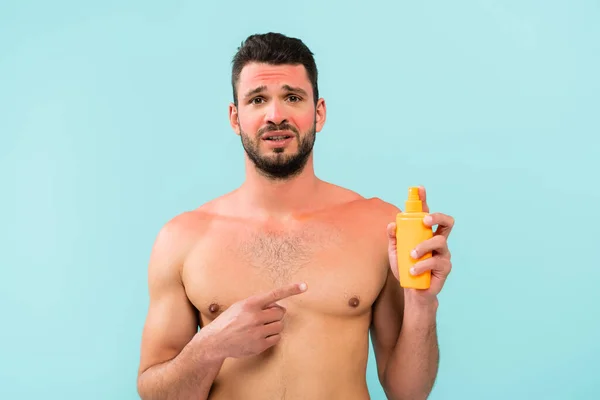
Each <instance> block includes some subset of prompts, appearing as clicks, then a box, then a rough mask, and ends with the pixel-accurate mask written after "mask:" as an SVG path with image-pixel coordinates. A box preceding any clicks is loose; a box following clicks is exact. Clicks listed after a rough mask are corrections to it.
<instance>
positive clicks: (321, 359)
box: [209, 320, 369, 400]
mask: <svg viewBox="0 0 600 400" xmlns="http://www.w3.org/2000/svg"><path fill="white" fill-rule="evenodd" d="M353 322H356V321H348V320H345V321H335V322H332V321H328V323H326V324H322V326H321V327H320V328H321V329H316V328H318V327H316V326H314V325H313V324H309V325H303V328H302V329H293V330H291V332H288V333H286V334H284V336H283V337H282V340H281V341H280V342H279V344H278V345H277V346H275V347H273V348H271V349H269V350H267V351H266V352H264V353H262V354H260V355H259V356H256V357H248V358H240V359H232V358H229V359H227V360H226V361H225V363H224V364H223V366H222V368H221V371H220V373H219V375H218V376H217V379H216V380H215V382H214V384H213V389H212V390H211V396H210V397H209V398H210V399H211V400H222V399H247V400H253V399H261V400H267V399H277V400H281V399H288V400H290V399H303V400H311V399H338V398H339V399H347V400H353V399H356V400H364V399H369V394H368V391H367V385H366V377H365V375H366V365H367V357H368V346H369V344H368V334H367V333H366V332H365V328H364V327H363V326H361V325H364V324H362V323H353ZM324 326H327V330H323V329H322V328H323V327H324ZM332 328H333V329H332Z"/></svg>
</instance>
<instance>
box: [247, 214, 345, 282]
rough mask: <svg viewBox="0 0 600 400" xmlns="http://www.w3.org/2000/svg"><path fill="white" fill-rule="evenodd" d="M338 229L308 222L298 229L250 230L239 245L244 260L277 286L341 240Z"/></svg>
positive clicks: (287, 280) (289, 280)
mask: <svg viewBox="0 0 600 400" xmlns="http://www.w3.org/2000/svg"><path fill="white" fill-rule="evenodd" d="M340 240H341V235H340V231H339V230H338V229H335V228H333V227H331V226H328V225H327V226H307V227H304V228H301V229H294V230H260V231H256V230H254V231H252V232H248V233H247V234H246V236H245V238H244V239H243V240H242V242H241V244H240V246H239V253H240V255H241V257H242V258H243V260H244V261H245V262H246V263H247V264H248V265H250V267H251V268H253V269H254V270H255V271H256V272H257V273H258V274H260V275H262V276H264V277H265V278H267V279H269V280H270V282H272V283H273V285H275V286H281V285H285V284H288V283H291V282H292V279H293V278H294V275H296V274H297V273H298V272H299V271H300V270H302V269H303V268H306V267H307V266H309V265H310V264H311V263H313V262H314V260H315V259H316V258H317V257H318V256H319V254H322V252H323V251H325V250H327V249H331V250H333V247H335V246H338V245H339V244H340Z"/></svg>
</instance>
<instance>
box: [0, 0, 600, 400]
mask: <svg viewBox="0 0 600 400" xmlns="http://www.w3.org/2000/svg"><path fill="white" fill-rule="evenodd" d="M599 19H600V4H599V3H598V2H597V1H593V0H589V1H532V0H527V1H523V0H521V1H516V0H515V1H502V2H501V1H494V0H481V1H476V0H471V1H466V0H463V1H453V2H448V1H428V2H406V1H402V2H392V1H388V2H383V1H361V2H336V3H334V2H324V3H322V4H319V2H317V1H302V2H294V3H282V2H278V1H261V2H242V1H236V2H231V1H229V2H210V3H207V2H200V1H196V2H194V1H163V2H146V1H129V2H126V4H125V3H124V2H121V1H103V2H87V3H84V2H76V1H64V0H62V1H54V2H41V1H38V2H34V1H16V0H13V1H8V2H7V1H3V2H2V3H0V135H1V136H0V137H1V142H0V162H1V165H0V166H1V169H0V179H1V181H0V182H1V186H0V189H1V190H2V196H1V197H0V217H1V219H0V221H1V237H0V246H1V252H0V268H1V270H0V313H1V315H2V320H1V321H2V322H1V325H2V327H1V329H0V360H1V361H0V398H5V399H34V398H46V399H50V398H52V399H83V398H85V399H90V400H91V399H134V398H137V394H136V388H135V378H136V372H137V363H138V357H139V340H140V334H141V328H142V324H143V322H144V318H145V313H146V306H147V294H146V265H147V261H148V257H149V252H150V248H151V245H152V243H153V241H154V238H155V236H156V234H157V232H158V230H159V229H160V227H161V226H162V225H163V224H164V223H165V222H166V221H167V220H168V219H170V218H171V217H173V216H174V215H176V214H178V213H180V212H182V211H184V210H188V209H192V208H195V207H197V206H198V205H199V204H201V203H203V202H205V201H207V200H209V199H212V198H214V197H216V196H218V195H220V194H222V193H224V192H226V191H229V190H231V189H233V188H234V187H236V186H237V185H239V184H240V183H241V181H242V179H243V177H244V176H243V153H242V148H241V145H240V143H239V138H238V137H237V136H235V135H234V134H233V132H232V131H231V129H230V127H229V124H228V120H227V106H228V103H229V101H230V100H231V89H230V83H229V79H230V62H231V57H232V56H233V54H234V52H235V50H236V48H237V46H238V45H239V44H240V42H241V41H242V40H243V39H244V38H245V37H246V36H247V35H249V34H252V33H256V32H266V31H279V32H282V33H285V34H288V35H291V36H297V37H300V38H301V39H303V40H304V41H305V42H306V43H307V44H308V45H309V47H310V48H311V49H312V50H313V51H314V53H315V56H316V60H317V63H318V66H319V70H320V90H321V93H322V95H323V97H325V99H326V101H327V104H328V121H327V124H326V126H325V129H324V130H323V131H322V132H321V133H320V135H319V136H318V139H317V143H316V150H315V151H316V164H315V165H316V170H317V173H318V175H319V176H320V177H321V178H323V179H326V180H329V181H332V182H335V183H337V184H340V185H343V186H347V187H349V188H351V189H354V190H356V191H358V192H360V193H361V194H363V195H365V196H378V197H381V198H383V199H385V200H387V201H391V202H394V203H396V204H398V205H399V206H401V207H403V201H404V200H405V197H406V188H407V187H408V186H410V185H418V184H423V185H425V186H426V187H427V189H428V195H429V203H430V205H431V207H432V211H440V212H444V213H447V214H450V215H452V216H454V217H455V218H456V221H457V223H456V227H455V230H454V231H453V234H452V236H451V241H450V246H451V249H452V251H453V265H454V270H453V272H452V274H451V276H450V279H449V280H448V282H447V284H446V287H445V288H444V290H443V292H442V294H441V295H440V302H441V306H440V309H439V334H440V347H441V364H440V371H439V376H438V381H437V384H436V386H435V389H434V391H433V393H432V395H431V399H462V400H466V399H506V398H510V399H513V400H516V399H534V398H535V399H538V398H539V399H542V398H543V399H592V398H599V397H600V379H599V378H598V367H597V365H598V356H599V355H600V341H599V340H598V338H599V337H600V322H599V321H598V315H599V314H598V303H599V300H600V295H598V292H597V282H598V280H599V278H600V271H599V269H600V266H599V265H598V264H599V263H598V254H597V253H598V248H599V246H598V232H599V231H598V223H599V222H600V218H599V217H600V215H599V211H598V203H599V200H600V187H599V185H598V182H599V179H598V177H597V173H598V171H599V170H600V168H599V161H598V155H599V151H598V144H599V139H598V137H599V134H600V117H599V115H600V102H599V98H598V93H599V91H600V79H599V78H598V71H600V24H599V23H598V20H599ZM374 367H375V364H374V360H373V359H372V358H371V360H370V363H369V371H368V378H369V387H370V389H371V393H372V397H373V399H382V398H384V396H383V392H382V391H381V389H380V387H379V384H378V382H377V379H376V373H375V369H374Z"/></svg>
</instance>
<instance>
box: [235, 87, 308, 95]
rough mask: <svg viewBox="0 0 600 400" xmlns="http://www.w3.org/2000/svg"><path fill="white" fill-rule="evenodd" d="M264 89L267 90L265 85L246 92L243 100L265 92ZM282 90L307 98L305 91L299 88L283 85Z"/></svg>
mask: <svg viewBox="0 0 600 400" xmlns="http://www.w3.org/2000/svg"><path fill="white" fill-rule="evenodd" d="M266 89H267V87H266V86H265V85H262V86H258V87H256V88H254V89H252V90H250V91H248V92H247V93H246V94H245V95H244V98H248V97H251V96H254V95H257V94H259V93H261V92H263V91H265V90H266ZM282 89H285V90H287V91H288V92H294V93H299V94H301V95H303V96H308V93H307V92H306V90H304V89H302V88H299V87H293V86H290V85H283V86H282Z"/></svg>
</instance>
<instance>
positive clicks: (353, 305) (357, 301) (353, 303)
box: [348, 297, 360, 308]
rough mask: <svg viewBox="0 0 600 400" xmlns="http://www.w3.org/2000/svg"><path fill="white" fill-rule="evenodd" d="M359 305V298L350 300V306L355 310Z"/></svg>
mask: <svg viewBox="0 0 600 400" xmlns="http://www.w3.org/2000/svg"><path fill="white" fill-rule="evenodd" d="M359 303H360V300H358V298H357V297H352V298H351V299H350V300H348V305H349V306H350V307H353V308H356V307H358V304H359Z"/></svg>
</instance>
